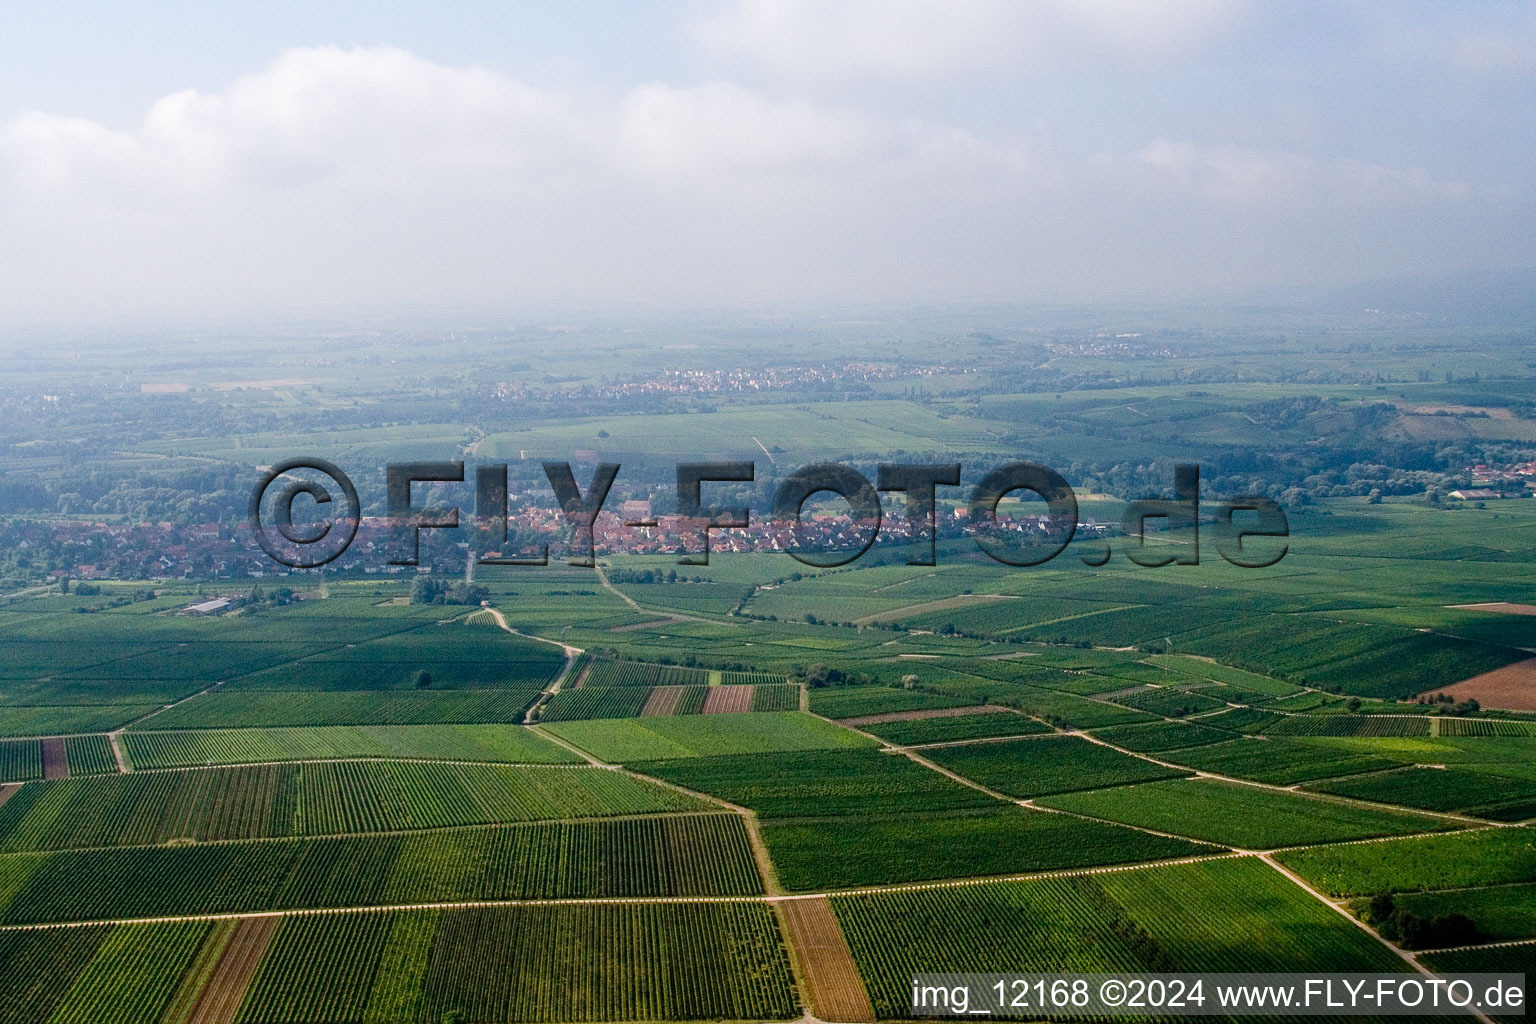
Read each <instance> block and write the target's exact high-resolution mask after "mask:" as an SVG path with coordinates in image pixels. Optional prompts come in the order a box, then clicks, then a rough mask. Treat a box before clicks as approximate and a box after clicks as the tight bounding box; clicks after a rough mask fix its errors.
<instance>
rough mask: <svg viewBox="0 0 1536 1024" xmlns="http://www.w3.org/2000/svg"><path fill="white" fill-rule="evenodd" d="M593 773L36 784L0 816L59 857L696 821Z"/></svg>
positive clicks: (305, 769) (652, 791) (8, 846)
mask: <svg viewBox="0 0 1536 1024" xmlns="http://www.w3.org/2000/svg"><path fill="white" fill-rule="evenodd" d="M698 806H699V805H698V804H697V802H696V801H694V800H692V799H690V798H688V797H685V796H682V795H681V794H678V793H675V792H673V791H671V790H667V789H663V788H661V787H659V786H656V785H655V784H654V783H647V782H643V781H640V780H637V779H634V778H631V777H629V776H626V775H621V774H619V773H616V772H609V771H602V770H599V769H595V768H588V767H584V766H583V767H566V766H561V767H533V768H522V767H503V766H497V765H479V764H452V763H434V762H416V761H336V762H322V763H309V764H301V765H291V764H276V765H263V766H254V767H236V768H209V769H202V770H195V769H187V770H172V771H156V772H135V773H133V774H131V775H113V776H103V777H97V778H85V779H64V780H59V781H53V782H30V783H27V784H26V785H25V786H23V787H22V789H21V791H20V792H19V793H17V794H16V795H15V796H13V797H12V798H11V799H9V800H7V801H6V802H5V804H4V805H3V806H0V850H3V851H7V852H10V851H20V850H63V849H71V848H89V847H102V846H137V845H144V844H162V843H172V842H197V843H202V842H210V841H215V840H222V839H259V838H267V837H275V836H292V835H330V834H340V833H357V832H392V831H399V830H405V829H421V828H442V827H445V826H450V825H470V824H480V823H492V822H512V821H535V820H539V819H549V818H580V817H602V816H608V815H617V814H638V813H643V812H647V811H668V810H694V809H698Z"/></svg>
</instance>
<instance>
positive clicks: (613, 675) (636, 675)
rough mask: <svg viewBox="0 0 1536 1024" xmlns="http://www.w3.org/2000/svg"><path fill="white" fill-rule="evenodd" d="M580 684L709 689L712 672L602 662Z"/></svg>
mask: <svg viewBox="0 0 1536 1024" xmlns="http://www.w3.org/2000/svg"><path fill="white" fill-rule="evenodd" d="M774 682H782V680H777V679H776V680H774ZM581 685H582V688H583V689H585V688H586V687H588V686H708V685H709V672H708V671H707V670H706V669H701V668H684V667H682V666H681V665H652V664H647V663H644V662H638V661H610V660H608V659H599V660H596V661H594V662H593V663H592V667H591V669H590V670H589V671H588V672H587V678H586V681H585V682H583V683H582V684H581Z"/></svg>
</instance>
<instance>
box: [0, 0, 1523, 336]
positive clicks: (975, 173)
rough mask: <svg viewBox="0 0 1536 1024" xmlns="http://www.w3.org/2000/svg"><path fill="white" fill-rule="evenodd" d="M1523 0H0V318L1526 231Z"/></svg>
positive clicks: (491, 305)
mask: <svg viewBox="0 0 1536 1024" xmlns="http://www.w3.org/2000/svg"><path fill="white" fill-rule="evenodd" d="M1533 167H1536V6H1533V5H1529V4H1524V3H1507V4H1505V3H1479V2H1473V0H1465V2H1447V3H1419V2H1413V0H1391V2H1366V0H1332V2H1326V3H1323V2H1311V0H1283V2H1278V3H1265V2H1259V0H1226V2H1222V0H1159V2H1157V3H1145V2H1140V0H944V2H921V0H841V2H809V0H805V2H802V0H783V2H778V3H769V2H765V0H734V2H732V0H722V2H719V3H714V4H703V3H695V2H681V0H679V2H670V3H669V2H661V3H656V4H651V5H645V6H642V5H632V4H619V3H610V4H596V3H579V2H568V3H560V4H545V5H538V7H537V8H536V7H535V6H534V5H515V4H507V3H498V2H472V0H439V2H435V3H433V4H431V5H425V4H421V5H405V4H398V3H396V4H386V3H361V2H358V3H341V2H333V3H327V2H325V0H310V2H303V3H298V2H290V0H267V2H264V3H261V4H250V3H233V2H222V0H202V2H199V3H154V4H144V5H131V4H126V3H113V4H109V3H100V2H84V0H52V2H35V0H0V328H3V327H7V326H15V325H19V324H27V323H44V322H73V321H102V322H112V321H118V320H125V319H130V318H143V317H150V318H163V319H168V320H175V319H177V318H187V319H193V318H206V317H218V316H229V315H234V316H250V315H255V316H277V315H290V314H304V313H307V312H312V311H326V312H336V311H353V312H363V313H367V312H389V311H394V310H400V309H438V310H462V311H475V312H480V311H484V312H491V313H496V314H506V315H511V316H518V315H525V314H531V313H534V312H538V313H544V312H547V311H552V310H572V311H580V310H584V309H593V310H596V309H605V308H650V309H667V308H710V309H725V308H732V307H751V308H762V307H770V308H796V307H817V306H838V307H846V306H849V305H867V306H868V305H872V306H878V305H881V304H887V305H896V304H910V303H969V302H985V303H1020V304H1029V303H1062V302H1066V303H1097V302H1160V301H1162V302H1182V301H1226V300H1238V299H1244V298H1248V297H1252V296H1267V295H1277V294H1293V293H1306V292H1308V291H1315V290H1319V289H1329V288H1333V287H1336V286H1339V285H1342V284H1348V283H1351V282H1359V281H1371V280H1378V279H1388V278H1394V277H1434V276H1442V275H1444V276H1449V275H1456V274H1464V273H1469V272H1470V273H1476V272H1482V271H1496V270H1507V269H1513V268H1527V267H1531V266H1536V258H1533V252H1532V250H1533V245H1536V243H1533V241H1532V240H1533V238H1536V231H1533V229H1536V171H1533Z"/></svg>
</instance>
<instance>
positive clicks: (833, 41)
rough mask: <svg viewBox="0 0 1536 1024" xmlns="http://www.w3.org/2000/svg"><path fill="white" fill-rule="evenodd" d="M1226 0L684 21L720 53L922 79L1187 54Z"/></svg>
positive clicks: (932, 5)
mask: <svg viewBox="0 0 1536 1024" xmlns="http://www.w3.org/2000/svg"><path fill="white" fill-rule="evenodd" d="M1245 6H1246V5H1245V4H1243V3H1240V2H1235V0H1160V2H1158V3H1146V2H1143V0H1030V2H1017V0H847V2H841V3H832V4H828V3H816V2H814V0H736V2H735V3H732V4H729V5H727V6H725V7H724V9H721V10H712V11H711V12H710V13H709V14H707V15H705V16H703V17H700V18H698V19H697V20H696V21H695V22H694V23H693V24H692V32H693V35H694V37H695V38H696V39H697V40H698V41H699V42H700V43H701V44H702V45H703V46H704V47H705V48H706V49H707V50H708V51H710V52H712V53H714V54H716V55H717V56H719V57H722V58H735V57H745V58H747V59H748V60H751V61H753V62H754V63H756V64H758V65H759V66H761V67H763V68H765V69H767V70H769V71H771V72H773V73H775V74H777V75H781V76H786V77H790V78H797V79H812V80H834V81H835V80H852V79H863V78H873V79H901V80H916V81H924V80H933V79H938V78H944V77H950V76H955V75H962V74H966V73H969V72H974V71H978V70H984V69H998V68H1002V69H1007V70H1010V71H1025V72H1027V71H1028V70H1029V69H1030V68H1031V67H1032V66H1051V67H1057V66H1060V64H1061V63H1062V62H1063V61H1064V60H1071V59H1073V58H1081V57H1089V58H1101V59H1115V60H1120V61H1132V62H1137V63H1140V62H1145V61H1153V62H1155V61H1161V60H1166V59H1174V58H1180V57H1187V56H1190V55H1192V53H1193V52H1195V51H1197V50H1198V49H1199V48H1200V47H1201V46H1203V45H1204V44H1205V43H1207V42H1208V41H1209V40H1211V39H1212V38H1214V37H1217V36H1219V35H1220V34H1221V33H1223V32H1225V31H1227V30H1228V29H1230V28H1231V27H1232V26H1233V25H1234V24H1236V23H1238V22H1239V21H1240V20H1241V13H1242V10H1243V8H1244V7H1245Z"/></svg>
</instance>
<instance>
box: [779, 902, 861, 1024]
mask: <svg viewBox="0 0 1536 1024" xmlns="http://www.w3.org/2000/svg"><path fill="white" fill-rule="evenodd" d="M780 906H781V907H782V908H783V910H784V919H785V923H786V924H787V925H788V926H789V934H790V940H791V941H792V942H793V943H794V945H795V949H797V950H798V951H799V953H800V967H801V969H802V970H803V971H804V972H805V983H806V987H808V988H809V989H810V996H811V1012H812V1013H814V1014H815V1015H816V1016H817V1017H818V1018H819V1019H821V1020H826V1021H848V1022H855V1021H873V1020H874V1019H875V1010H874V1007H872V1006H870V1004H869V994H868V993H867V992H866V991H865V990H864V982H863V981H861V980H860V979H859V971H858V968H857V967H855V966H854V963H853V954H852V953H850V952H849V951H848V942H847V940H846V939H844V938H843V929H842V928H841V927H840V926H839V925H838V923H837V918H836V917H835V916H833V914H832V907H831V904H829V903H828V902H827V900H826V897H824V896H818V897H816V898H814V899H805V900H785V901H784V902H783V903H781V904H780Z"/></svg>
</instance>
